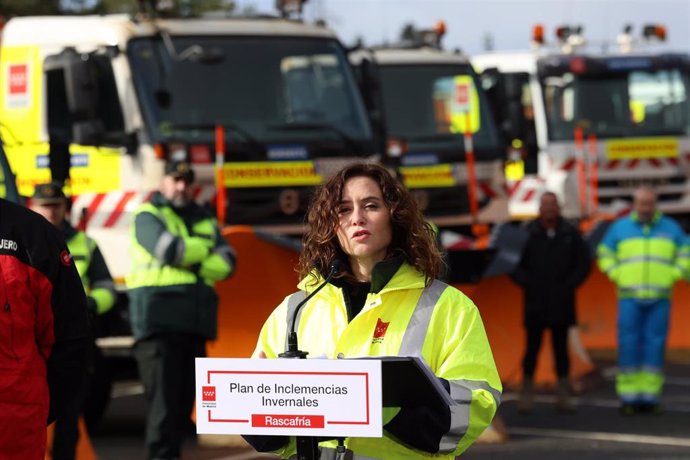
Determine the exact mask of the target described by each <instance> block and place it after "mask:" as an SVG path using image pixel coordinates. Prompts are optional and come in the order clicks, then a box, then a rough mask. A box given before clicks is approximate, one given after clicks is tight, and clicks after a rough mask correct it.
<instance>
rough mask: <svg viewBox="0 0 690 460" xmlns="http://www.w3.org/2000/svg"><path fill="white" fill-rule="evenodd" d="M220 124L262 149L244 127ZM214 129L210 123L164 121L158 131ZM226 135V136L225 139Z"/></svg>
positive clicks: (210, 130)
mask: <svg viewBox="0 0 690 460" xmlns="http://www.w3.org/2000/svg"><path fill="white" fill-rule="evenodd" d="M221 126H222V127H223V128H225V129H226V130H231V131H234V132H235V133H237V134H239V135H240V136H242V138H243V139H244V141H245V142H246V143H247V144H250V145H252V146H254V147H257V148H259V149H263V146H262V144H261V143H260V142H259V141H258V140H257V139H256V138H255V137H254V136H252V134H251V133H250V132H249V131H247V130H246V129H244V128H242V127H241V126H239V125H237V124H235V123H222V124H221ZM215 130H216V125H211V124H198V125H195V124H168V123H165V124H163V125H162V126H161V128H160V131H161V133H162V134H164V135H168V136H170V133H172V132H173V131H184V132H189V131H205V132H211V133H215ZM227 138H228V136H226V139H227Z"/></svg>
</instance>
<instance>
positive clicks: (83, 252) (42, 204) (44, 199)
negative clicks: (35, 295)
mask: <svg viewBox="0 0 690 460" xmlns="http://www.w3.org/2000/svg"><path fill="white" fill-rule="evenodd" d="M31 209H32V210H33V211H35V212H37V213H38V214H40V215H42V216H43V217H45V218H46V219H47V220H48V221H49V222H50V223H51V224H53V225H54V226H55V227H57V228H58V230H60V232H61V233H62V236H63V237H64V239H65V242H66V243H67V247H68V249H69V251H70V252H71V253H72V257H73V258H74V264H75V265H76V267H77V271H78V272H79V276H80V277H81V281H82V284H83V285H84V291H85V292H86V298H87V301H88V305H89V310H90V312H91V313H92V315H93V316H94V317H95V316H96V315H102V314H104V313H106V312H108V311H109V310H110V309H111V308H112V307H113V305H114V304H115V299H116V292H115V284H114V283H113V279H112V277H111V276H110V271H109V270H108V266H107V265H106V264H105V260H104V259H103V255H102V254H101V251H100V250H99V249H98V246H97V245H96V242H95V241H93V240H92V239H91V238H89V237H88V236H86V233H84V232H82V231H79V230H77V229H75V228H74V227H72V225H70V223H69V222H68V221H67V220H66V218H65V217H66V216H67V198H66V197H65V194H64V193H63V191H62V187H60V184H58V183H55V182H51V183H48V184H40V185H37V186H36V188H35V191H34V195H33V197H32V199H31ZM92 350H93V353H92V363H91V364H92V366H91V368H92V371H93V363H94V362H95V359H96V354H97V353H98V350H97V348H96V346H95V344H94V345H93V347H92ZM88 392H89V386H88V384H87V382H84V384H83V388H82V389H81V398H79V400H78V401H75V404H74V405H73V407H71V410H70V411H69V413H68V414H66V415H65V417H62V418H60V419H58V420H56V423H55V438H54V440H53V447H52V456H53V460H73V459H74V458H75V448H76V445H77V440H78V439H79V424H78V423H79V415H80V414H81V413H82V411H83V409H84V403H85V401H86V398H87V395H88Z"/></svg>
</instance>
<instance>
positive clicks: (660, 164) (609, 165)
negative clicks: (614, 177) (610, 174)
mask: <svg viewBox="0 0 690 460" xmlns="http://www.w3.org/2000/svg"><path fill="white" fill-rule="evenodd" d="M679 164H680V159H678V158H626V159H624V160H607V161H606V162H605V163H603V164H602V165H601V169H603V170H606V171H630V170H634V169H641V168H651V169H661V168H669V167H670V168H677V167H678V165H679Z"/></svg>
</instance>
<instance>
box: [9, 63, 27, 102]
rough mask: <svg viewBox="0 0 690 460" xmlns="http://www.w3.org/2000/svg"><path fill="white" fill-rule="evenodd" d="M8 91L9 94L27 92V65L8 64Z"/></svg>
mask: <svg viewBox="0 0 690 460" xmlns="http://www.w3.org/2000/svg"><path fill="white" fill-rule="evenodd" d="M9 73H10V74H9V85H10V87H9V93H10V96H12V95H18V94H26V92H27V87H28V85H27V83H28V78H27V74H28V72H27V65H26V64H15V65H11V66H9Z"/></svg>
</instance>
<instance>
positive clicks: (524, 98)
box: [472, 26, 690, 219]
mask: <svg viewBox="0 0 690 460" xmlns="http://www.w3.org/2000/svg"><path fill="white" fill-rule="evenodd" d="M659 29H660V28H659V27H658V26H656V27H651V28H650V27H646V28H645V29H644V33H645V37H646V40H647V41H649V40H650V39H651V38H653V37H652V33H654V32H655V31H659ZM661 30H663V29H661ZM647 35H649V36H647ZM664 35H665V32H664ZM557 36H558V37H559V40H560V44H561V45H562V46H561V47H560V48H558V49H547V48H546V47H542V46H538V47H536V48H535V49H534V50H532V51H529V52H515V53H491V54H484V55H477V56H473V58H472V62H473V64H474V66H475V67H476V68H477V70H478V71H480V72H482V80H483V84H484V87H485V88H486V89H487V92H488V94H489V95H490V98H491V99H492V107H493V110H494V114H495V115H496V117H497V118H498V120H499V123H500V124H501V126H502V133H503V135H504V137H505V139H506V141H507V142H508V143H509V144H512V145H513V148H514V149H513V150H514V151H515V152H517V153H518V154H517V158H516V160H517V161H518V162H520V163H521V166H522V171H521V173H519V174H518V175H517V176H514V177H507V179H508V183H509V185H508V189H509V193H510V210H511V215H512V216H513V218H518V219H520V218H530V217H534V216H536V214H537V212H538V197H539V195H540V194H541V192H542V191H543V190H551V191H554V192H556V193H557V195H558V196H559V197H560V198H561V200H562V203H563V205H564V215H566V216H568V217H573V218H582V217H587V216H591V215H594V214H597V213H599V214H603V215H616V214H617V213H619V212H622V211H624V210H625V209H626V208H627V207H629V202H630V199H631V196H632V192H633V191H634V189H635V188H636V187H637V186H639V185H641V184H643V183H644V184H649V185H652V186H654V187H655V189H656V190H657V192H658V194H659V207H660V209H661V210H663V211H665V212H668V213H674V214H687V213H688V211H690V188H689V185H690V183H689V182H688V181H689V180H688V177H689V175H688V173H689V172H690V155H689V154H690V97H689V93H690V57H689V56H688V54H686V53H673V52H669V51H666V50H663V49H658V48H654V47H651V46H647V47H642V48H640V46H637V47H631V46H627V47H621V50H619V51H617V52H607V53H602V52H597V51H595V50H591V49H586V48H585V47H584V46H583V45H584V44H585V40H584V38H583V35H582V32H581V28H577V27H562V28H559V29H558V31H557ZM631 40H632V37H631V35H630V30H627V31H626V32H625V33H624V34H623V35H622V36H619V39H618V41H619V44H620V43H628V44H630V42H631ZM566 45H569V46H566ZM507 172H508V171H507Z"/></svg>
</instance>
